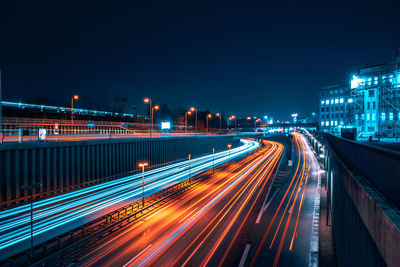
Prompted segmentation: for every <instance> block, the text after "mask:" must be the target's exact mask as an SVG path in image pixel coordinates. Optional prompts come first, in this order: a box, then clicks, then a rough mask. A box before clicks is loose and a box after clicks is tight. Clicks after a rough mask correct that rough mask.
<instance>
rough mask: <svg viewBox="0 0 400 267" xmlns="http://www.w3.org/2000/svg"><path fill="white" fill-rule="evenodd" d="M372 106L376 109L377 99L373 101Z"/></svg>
mask: <svg viewBox="0 0 400 267" xmlns="http://www.w3.org/2000/svg"><path fill="white" fill-rule="evenodd" d="M372 108H373V109H376V103H375V101H374V102H372Z"/></svg>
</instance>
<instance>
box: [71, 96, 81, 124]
mask: <svg viewBox="0 0 400 267" xmlns="http://www.w3.org/2000/svg"><path fill="white" fill-rule="evenodd" d="M78 100H79V95H77V94H75V95H73V96H72V98H71V124H73V123H74V101H78Z"/></svg>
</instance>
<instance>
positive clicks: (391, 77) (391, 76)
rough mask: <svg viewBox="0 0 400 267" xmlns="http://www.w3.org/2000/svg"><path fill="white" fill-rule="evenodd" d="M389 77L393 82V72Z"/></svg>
mask: <svg viewBox="0 0 400 267" xmlns="http://www.w3.org/2000/svg"><path fill="white" fill-rule="evenodd" d="M389 77H390V79H389V82H391V83H393V74H390V76H389Z"/></svg>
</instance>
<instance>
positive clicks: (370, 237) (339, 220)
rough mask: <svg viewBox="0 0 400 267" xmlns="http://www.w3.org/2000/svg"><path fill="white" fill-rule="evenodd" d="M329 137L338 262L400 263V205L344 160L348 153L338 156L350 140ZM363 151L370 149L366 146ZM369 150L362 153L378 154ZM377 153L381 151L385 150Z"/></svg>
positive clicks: (328, 161) (328, 166) (328, 167)
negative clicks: (399, 207)
mask: <svg viewBox="0 0 400 267" xmlns="http://www.w3.org/2000/svg"><path fill="white" fill-rule="evenodd" d="M328 140H329V144H328V145H327V147H326V148H327V151H326V152H325V155H326V160H325V164H326V170H327V178H328V195H329V198H330V199H329V200H330V206H331V211H332V222H333V225H332V228H333V236H334V241H335V249H336V255H337V262H338V264H339V266H385V265H387V266H400V253H399V251H400V230H399V229H400V212H399V210H398V208H397V207H396V206H395V205H393V203H392V202H391V201H390V200H389V199H388V198H386V197H385V196H384V195H383V194H381V193H380V192H379V191H378V190H377V188H376V187H375V186H374V184H373V183H371V182H370V181H369V180H368V179H367V178H366V177H364V176H361V175H359V170H358V168H357V169H354V168H353V165H352V164H347V163H344V162H343V160H342V159H343V158H345V157H346V156H342V154H340V156H339V154H338V151H345V150H343V149H344V147H345V145H346V142H350V141H347V140H342V139H341V140H339V141H338V140H337V138H336V137H335V138H330V137H329V136H328ZM349 144H350V145H349V146H348V147H347V148H348V149H352V150H355V149H357V148H358V147H357V146H356V145H358V144H355V143H353V142H350V143H349ZM361 151H363V152H364V153H367V152H366V150H361ZM368 151H369V152H368V153H369V154H366V155H363V157H364V156H365V157H368V156H370V157H371V158H378V157H377V156H376V155H372V154H373V153H374V151H373V150H368ZM354 153H359V152H357V151H349V152H348V153H347V156H349V155H351V154H354ZM376 153H377V154H380V153H382V151H377V152H376ZM357 160H359V159H355V160H354V161H353V162H357ZM367 164H368V163H367ZM349 165H352V166H349ZM378 166H379V165H378ZM398 166H400V165H398ZM359 167H361V165H360V166H359ZM375 167H377V166H375ZM366 168H369V167H368V166H367V167H366ZM394 171H395V170H394ZM377 173H379V172H377ZM384 173H385V172H384V171H382V174H384ZM370 175H371V174H370ZM389 178H390V177H386V176H384V175H379V176H378V177H374V181H375V180H377V179H389Z"/></svg>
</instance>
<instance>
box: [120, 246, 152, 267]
mask: <svg viewBox="0 0 400 267" xmlns="http://www.w3.org/2000/svg"><path fill="white" fill-rule="evenodd" d="M151 245H152V244H150V245H148V246H147V247H146V248H145V249H143V250H142V251H141V252H140V253H139V254H137V255H136V256H135V257H134V258H132V259H131V260H130V261H128V262H127V263H125V264H124V266H123V267H126V266H128V265H129V264H130V263H131V262H133V261H134V260H136V258H137V257H139V256H140V255H142V253H143V252H145V251H146V250H147V249H148V248H149V247H151Z"/></svg>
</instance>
